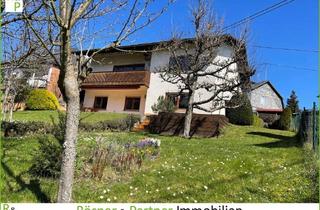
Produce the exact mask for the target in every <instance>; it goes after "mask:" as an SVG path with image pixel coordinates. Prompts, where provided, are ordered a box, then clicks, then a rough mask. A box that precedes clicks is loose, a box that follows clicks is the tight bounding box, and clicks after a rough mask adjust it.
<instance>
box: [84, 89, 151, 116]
mask: <svg viewBox="0 0 320 210" xmlns="http://www.w3.org/2000/svg"><path fill="white" fill-rule="evenodd" d="M146 91H147V90H146V87H142V88H139V89H110V90H103V89H86V93H85V98H84V102H83V107H88V108H92V107H93V104H94V98H95V97H96V96H102V97H108V104H107V109H106V110H100V111H106V112H116V113H132V114H140V115H144V110H145V100H146ZM126 97H140V110H139V111H126V110H124V105H125V98H126Z"/></svg>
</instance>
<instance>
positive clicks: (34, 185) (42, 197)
mask: <svg viewBox="0 0 320 210" xmlns="http://www.w3.org/2000/svg"><path fill="white" fill-rule="evenodd" d="M1 165H2V168H3V170H4V171H5V172H6V174H8V176H10V177H12V178H13V179H14V180H15V181H16V183H17V184H18V185H19V186H20V188H21V189H20V190H19V191H23V190H24V189H28V190H30V191H31V192H32V193H33V194H34V195H35V196H36V198H37V200H38V201H39V202H41V203H50V202H51V201H50V198H49V197H48V196H47V195H46V194H45V193H44V192H42V190H41V187H40V181H39V179H31V180H30V182H29V184H27V183H26V182H25V181H24V180H23V179H22V178H21V176H22V174H23V173H21V174H19V175H17V176H15V175H14V172H13V171H12V170H11V169H10V168H9V167H8V166H7V164H5V163H4V162H3V161H1Z"/></svg>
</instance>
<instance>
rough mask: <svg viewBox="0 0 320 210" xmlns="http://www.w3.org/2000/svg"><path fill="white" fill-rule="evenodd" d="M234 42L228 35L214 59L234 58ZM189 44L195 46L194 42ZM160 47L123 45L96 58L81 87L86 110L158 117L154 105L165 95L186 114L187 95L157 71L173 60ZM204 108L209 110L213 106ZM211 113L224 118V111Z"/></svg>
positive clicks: (201, 92)
mask: <svg viewBox="0 0 320 210" xmlns="http://www.w3.org/2000/svg"><path fill="white" fill-rule="evenodd" d="M235 40H236V39H235V38H233V37H231V36H228V39H226V41H225V43H224V44H223V45H221V46H220V47H219V48H218V50H217V56H216V57H215V58H212V59H219V60H225V59H229V58H231V57H232V55H233V52H234V50H233V49H234V48H233V47H232V44H231V43H234V42H235ZM187 41H190V42H191V43H192V39H188V40H187ZM160 44H161V43H160V42H154V43H145V44H138V45H130V46H123V47H119V49H108V50H104V51H101V52H99V53H98V54H97V55H95V57H94V62H92V64H91V67H92V72H91V73H90V74H89V75H88V77H87V78H86V79H85V80H84V82H83V83H82V85H81V104H82V107H83V110H93V111H105V112H116V113H131V114H140V115H141V116H146V115H152V114H155V113H154V112H153V111H152V108H151V107H152V105H154V104H155V103H156V102H157V99H158V97H159V96H166V97H170V98H172V100H173V101H174V103H175V104H176V107H177V110H176V112H179V113H182V112H185V108H186V105H187V104H186V102H187V95H186V94H185V93H182V94H178V92H179V90H178V86H177V85H175V84H171V83H168V82H165V81H163V80H162V79H161V77H160V73H157V69H158V68H161V67H163V66H166V65H168V64H169V63H170V59H171V58H170V53H169V52H168V51H166V50H164V49H160V48H157V47H158V46H159V45H160ZM96 50H99V49H96ZM96 50H92V51H91V52H94V51H96ZM244 53H245V52H244ZM208 68H216V67H213V66H209V67H208ZM230 68H233V69H235V70H236V69H237V68H238V65H237V64H232V65H231V66H230ZM210 82H214V81H210ZM227 94H228V93H226V95H227ZM195 95H196V96H195V97H196V99H195V100H197V98H198V99H200V98H201V97H204V98H206V96H208V97H209V96H210V95H211V94H210V92H208V91H206V90H205V89H201V90H199V91H198V92H196V94H195ZM227 96H228V95H227ZM230 97H231V95H230ZM201 106H203V107H204V108H209V107H210V106H212V103H211V102H209V103H206V104H203V105H201ZM194 113H196V114H208V113H207V112H205V111H203V110H200V109H194ZM209 114H219V115H225V109H224V108H223V109H220V110H217V111H215V112H212V113H209Z"/></svg>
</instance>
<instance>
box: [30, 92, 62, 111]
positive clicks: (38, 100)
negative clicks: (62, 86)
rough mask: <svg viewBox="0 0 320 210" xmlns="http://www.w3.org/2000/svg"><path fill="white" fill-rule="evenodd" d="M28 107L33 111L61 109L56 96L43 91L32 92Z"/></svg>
mask: <svg viewBox="0 0 320 210" xmlns="http://www.w3.org/2000/svg"><path fill="white" fill-rule="evenodd" d="M26 105H27V108H28V109H31V110H56V109H58V108H59V102H58V99H57V98H56V96H55V95H54V94H53V93H51V92H50V91H48V90H43V89H35V90H32V91H30V94H29V96H28V98H27V101H26Z"/></svg>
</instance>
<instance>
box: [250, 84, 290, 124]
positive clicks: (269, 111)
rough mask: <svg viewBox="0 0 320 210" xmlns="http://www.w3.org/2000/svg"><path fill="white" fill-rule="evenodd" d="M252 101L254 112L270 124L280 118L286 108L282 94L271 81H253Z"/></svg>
mask: <svg viewBox="0 0 320 210" xmlns="http://www.w3.org/2000/svg"><path fill="white" fill-rule="evenodd" d="M250 101H251V106H252V110H253V112H254V113H256V114H257V115H258V116H259V117H260V118H262V119H263V121H264V122H266V123H268V124H272V123H273V122H275V121H276V120H277V119H279V117H280V114H281V112H282V111H283V109H284V105H283V99H282V96H281V95H280V93H279V92H278V91H277V90H276V89H275V88H274V86H273V85H272V84H271V82H269V81H262V82H258V83H252V85H251V92H250Z"/></svg>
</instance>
